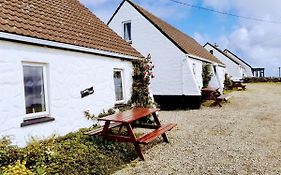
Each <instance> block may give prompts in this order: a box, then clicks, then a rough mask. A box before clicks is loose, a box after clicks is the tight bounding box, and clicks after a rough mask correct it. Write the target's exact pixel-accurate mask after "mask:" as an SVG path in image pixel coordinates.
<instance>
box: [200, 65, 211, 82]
mask: <svg viewBox="0 0 281 175" xmlns="http://www.w3.org/2000/svg"><path fill="white" fill-rule="evenodd" d="M211 66H212V65H211V64H209V63H203V65H202V79H203V87H207V86H208V85H209V82H210V80H211V78H212V76H213V73H212V68H211Z"/></svg>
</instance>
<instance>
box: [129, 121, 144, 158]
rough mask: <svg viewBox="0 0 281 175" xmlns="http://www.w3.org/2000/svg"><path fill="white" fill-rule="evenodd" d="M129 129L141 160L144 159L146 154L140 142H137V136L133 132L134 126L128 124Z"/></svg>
mask: <svg viewBox="0 0 281 175" xmlns="http://www.w3.org/2000/svg"><path fill="white" fill-rule="evenodd" d="M126 127H127V130H128V135H129V136H130V137H131V142H132V143H133V144H134V146H135V150H136V152H137V154H138V156H139V158H140V159H141V160H144V156H143V154H142V152H141V147H140V144H139V143H138V142H137V138H136V136H135V134H134V132H133V129H132V126H131V125H130V124H126Z"/></svg>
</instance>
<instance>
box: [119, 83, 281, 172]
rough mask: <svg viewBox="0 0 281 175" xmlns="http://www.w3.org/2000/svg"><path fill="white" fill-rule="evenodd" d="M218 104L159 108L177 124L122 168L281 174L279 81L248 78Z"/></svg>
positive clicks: (127, 169)
mask: <svg viewBox="0 0 281 175" xmlns="http://www.w3.org/2000/svg"><path fill="white" fill-rule="evenodd" d="M231 96H232V98H230V99H229V102H228V103H224V104H223V107H222V108H219V107H203V108H202V109H200V110H189V111H162V112H160V118H161V120H162V123H168V122H173V123H176V124H177V127H176V128H174V129H173V130H171V131H170V132H168V138H169V140H170V143H168V144H166V143H163V142H162V140H161V138H159V139H158V140H156V141H155V142H153V143H151V144H149V145H147V146H143V148H144V157H145V159H146V160H145V161H139V160H136V161H134V162H132V163H131V164H130V165H128V166H126V167H124V169H122V170H121V171H118V172H116V173H115V174H116V175H119V174H120V175H124V174H141V175H144V174H281V84H280V83H276V84H274V83H267V84H265V83H258V84H247V90H246V91H235V92H232V93H231Z"/></svg>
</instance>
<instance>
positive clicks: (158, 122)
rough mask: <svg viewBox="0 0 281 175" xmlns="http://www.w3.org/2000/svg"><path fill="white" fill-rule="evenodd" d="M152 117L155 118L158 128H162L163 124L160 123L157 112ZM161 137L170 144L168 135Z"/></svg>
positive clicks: (164, 134)
mask: <svg viewBox="0 0 281 175" xmlns="http://www.w3.org/2000/svg"><path fill="white" fill-rule="evenodd" d="M152 116H153V118H154V121H155V123H156V124H157V125H158V126H161V123H160V121H159V119H158V116H157V114H156V112H154V113H152ZM161 136H162V138H163V140H164V141H165V142H166V143H169V140H168V138H167V135H166V133H163V134H162V135H161Z"/></svg>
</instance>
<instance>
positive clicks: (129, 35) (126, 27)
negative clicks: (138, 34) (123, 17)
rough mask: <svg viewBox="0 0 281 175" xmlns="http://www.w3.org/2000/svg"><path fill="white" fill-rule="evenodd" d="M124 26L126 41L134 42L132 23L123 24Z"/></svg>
mask: <svg viewBox="0 0 281 175" xmlns="http://www.w3.org/2000/svg"><path fill="white" fill-rule="evenodd" d="M123 24H124V40H125V41H132V33H131V22H130V21H129V22H123Z"/></svg>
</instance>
